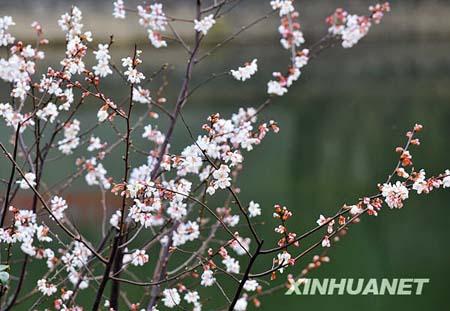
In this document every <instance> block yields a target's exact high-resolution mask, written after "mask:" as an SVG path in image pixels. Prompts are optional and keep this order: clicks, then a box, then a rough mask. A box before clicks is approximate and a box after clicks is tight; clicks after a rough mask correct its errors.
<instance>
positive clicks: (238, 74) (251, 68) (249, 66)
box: [230, 58, 258, 81]
mask: <svg viewBox="0 0 450 311" xmlns="http://www.w3.org/2000/svg"><path fill="white" fill-rule="evenodd" d="M257 61H258V60H257V59H256V58H255V59H254V60H252V62H251V63H245V64H244V67H239V68H238V69H237V70H230V72H231V74H232V75H233V77H234V78H235V79H236V80H240V81H245V80H247V79H250V78H251V77H252V76H253V75H254V74H255V73H256V71H258V65H257V64H256V62H257Z"/></svg>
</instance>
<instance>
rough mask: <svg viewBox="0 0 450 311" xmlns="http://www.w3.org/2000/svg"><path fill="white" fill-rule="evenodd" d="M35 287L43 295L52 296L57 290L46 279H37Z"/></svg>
mask: <svg viewBox="0 0 450 311" xmlns="http://www.w3.org/2000/svg"><path fill="white" fill-rule="evenodd" d="M37 287H38V289H39V291H40V292H41V293H42V294H44V295H45V296H52V295H53V294H54V293H56V291H57V290H58V289H57V288H56V286H55V285H53V284H51V283H49V282H48V281H47V280H46V279H40V280H38V281H37Z"/></svg>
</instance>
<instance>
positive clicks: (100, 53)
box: [92, 44, 112, 78]
mask: <svg viewBox="0 0 450 311" xmlns="http://www.w3.org/2000/svg"><path fill="white" fill-rule="evenodd" d="M94 54H95V58H96V59H97V62H98V63H97V65H96V66H94V67H92V69H93V70H94V73H95V75H97V76H100V77H102V78H104V77H106V76H107V75H110V74H112V70H111V68H110V67H109V60H110V59H111V56H110V55H109V45H108V44H99V45H98V50H97V51H94Z"/></svg>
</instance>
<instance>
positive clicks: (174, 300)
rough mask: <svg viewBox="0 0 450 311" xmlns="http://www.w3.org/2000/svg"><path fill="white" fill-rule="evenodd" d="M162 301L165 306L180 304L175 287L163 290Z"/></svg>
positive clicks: (171, 306) (170, 306)
mask: <svg viewBox="0 0 450 311" xmlns="http://www.w3.org/2000/svg"><path fill="white" fill-rule="evenodd" d="M163 296H164V297H163V299H162V301H163V303H164V305H165V306H166V307H167V308H171V309H172V308H173V307H175V306H177V305H179V304H180V302H181V297H180V294H178V291H177V290H176V288H167V289H165V290H164V291H163Z"/></svg>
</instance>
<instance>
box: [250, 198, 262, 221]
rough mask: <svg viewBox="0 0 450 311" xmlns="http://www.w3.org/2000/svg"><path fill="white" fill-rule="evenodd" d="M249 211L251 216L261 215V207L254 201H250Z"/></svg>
mask: <svg viewBox="0 0 450 311" xmlns="http://www.w3.org/2000/svg"><path fill="white" fill-rule="evenodd" d="M248 212H249V216H250V217H256V216H259V215H261V209H260V208H259V204H258V203H255V202H253V201H250V203H249V205H248Z"/></svg>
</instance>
